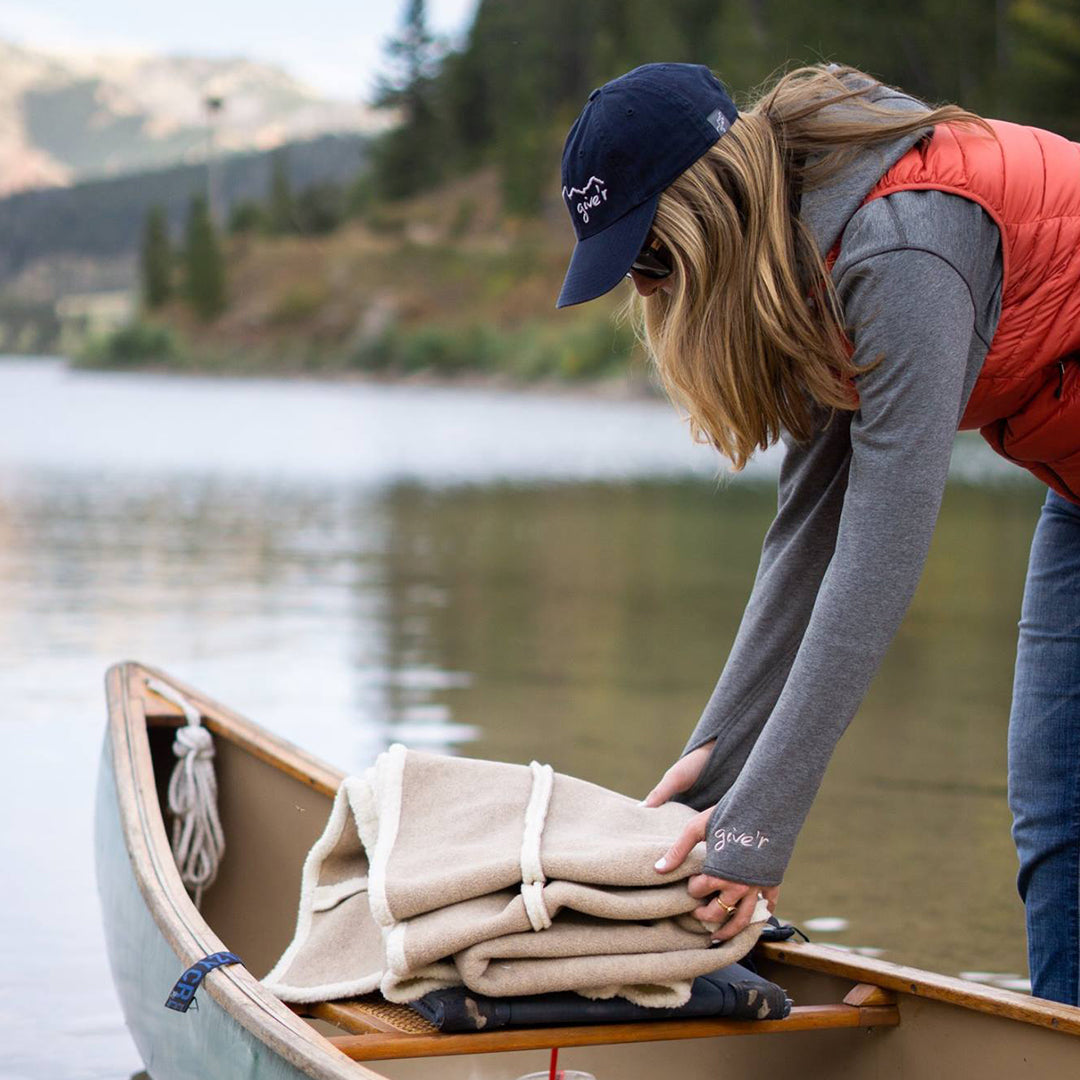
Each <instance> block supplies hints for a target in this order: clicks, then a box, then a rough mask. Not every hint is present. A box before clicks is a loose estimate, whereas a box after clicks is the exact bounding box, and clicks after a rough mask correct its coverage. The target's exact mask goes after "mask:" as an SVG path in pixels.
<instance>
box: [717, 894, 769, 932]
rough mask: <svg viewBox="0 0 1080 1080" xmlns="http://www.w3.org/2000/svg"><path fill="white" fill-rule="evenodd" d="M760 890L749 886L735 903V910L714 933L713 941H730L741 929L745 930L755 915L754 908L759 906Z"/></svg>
mask: <svg viewBox="0 0 1080 1080" xmlns="http://www.w3.org/2000/svg"><path fill="white" fill-rule="evenodd" d="M758 892H759V890H758V889H756V888H753V889H752V888H749V887H748V888H747V892H746V893H745V895H744V896H743V897H742V899H741V900H739V902H738V903H737V904H736V905H735V910H734V911H733V912H732V914H731V916H730V917H729V918H728V920H727V921H726V922H725V923H724V925H723V926H721V927H720V929H719V930H717V931H716V933H715V934H713V941H728V940H729V939H731V938H733V937H734V936H735V935H736V934H737V933H739V931H740V930H745V929H746V928H747V927H748V926H749V925H750V920H751V919H752V918H753V915H754V908H755V907H757V902H758Z"/></svg>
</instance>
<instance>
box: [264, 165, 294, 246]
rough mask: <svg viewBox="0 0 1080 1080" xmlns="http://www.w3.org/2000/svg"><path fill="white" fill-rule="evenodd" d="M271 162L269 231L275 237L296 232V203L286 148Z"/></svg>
mask: <svg viewBox="0 0 1080 1080" xmlns="http://www.w3.org/2000/svg"><path fill="white" fill-rule="evenodd" d="M270 160H271V165H270V169H271V172H270V206H269V211H268V214H267V217H268V219H269V220H268V228H269V231H270V232H271V233H274V234H275V235H281V234H282V233H292V232H296V203H295V200H294V198H293V192H292V183H291V181H290V180H289V152H288V150H286V148H285V147H284V146H279V147H278V148H277V149H276V150H275V151H274V152H273V154H272V155H271V157H270Z"/></svg>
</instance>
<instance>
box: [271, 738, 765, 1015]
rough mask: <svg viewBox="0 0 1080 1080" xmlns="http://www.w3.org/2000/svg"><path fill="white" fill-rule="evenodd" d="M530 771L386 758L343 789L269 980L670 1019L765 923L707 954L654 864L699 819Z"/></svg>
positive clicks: (310, 997)
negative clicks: (589, 1004)
mask: <svg viewBox="0 0 1080 1080" xmlns="http://www.w3.org/2000/svg"><path fill="white" fill-rule="evenodd" d="M693 814H694V811H693V810H692V809H690V808H689V807H687V806H683V805H682V804H679V803H670V804H667V805H665V806H661V807H656V808H647V807H644V806H642V805H641V804H640V803H639V802H637V801H635V800H633V799H629V798H627V797H626V796H623V795H619V794H617V793H615V792H613V791H609V790H607V789H606V788H602V787H599V786H597V785H595V784H590V783H588V782H586V781H583V780H578V779H575V778H574V777H570V776H565V775H563V774H561V773H556V772H554V771H553V770H552V769H551V767H550V766H547V765H539V764H537V763H536V762H533V763H532V764H531V765H529V766H522V765H508V764H503V763H499V762H491V761H477V760H470V759H467V758H454V757H446V756H442V755H435V754H425V753H420V752H417V751H410V750H406V749H405V748H404V747H402V746H393V747H391V748H390V750H388V751H387V752H386V753H384V754H381V755H380V756H379V758H378V759H377V761H376V762H375V764H374V765H373V766H372V768H370V769H369V770H368V771H367V772H366V773H365V774H364V775H363V776H360V777H349V778H347V779H346V780H345V781H344V782H343V783H342V785H341V788H340V789H339V791H338V793H337V797H336V798H335V800H334V805H333V809H332V811H331V814H330V819H329V821H328V822H327V825H326V828H325V830H324V831H323V834H322V836H321V837H320V838H319V840H318V841H317V842H316V843H315V845H314V847H313V848H312V849H311V851H310V853H309V854H308V857H307V860H306V862H305V865H304V872H303V878H302V884H301V897H300V910H299V916H298V920H297V928H296V933H295V935H294V938H293V941H292V943H291V944H290V945H289V947H288V948H287V949H286V950H285V953H284V955H283V956H282V957H281V959H280V960H279V961H278V963H277V964H276V965H275V966H274V969H273V970H272V971H271V972H270V973H269V974H268V975H267V976H266V978H265V979H264V983H265V984H266V985H267V987H268V988H269V989H270V990H272V991H273V992H274V993H275V994H277V995H278V996H279V997H280V998H282V999H283V1000H285V1001H295V1002H312V1001H323V1000H329V999H332V998H338V997H348V996H354V995H359V994H365V993H369V992H371V991H373V990H380V991H381V992H382V994H383V996H384V997H386V998H387V999H388V1000H390V1001H401V1002H407V1001H413V1000H416V999H417V998H420V997H422V996H423V995H424V994H426V993H429V992H431V991H433V990H438V989H441V988H444V987H451V986H461V985H464V986H466V987H468V988H469V989H470V990H472V991H474V992H475V993H479V994H484V995H487V996H490V997H512V996H520V995H527V994H541V993H550V992H557V991H570V990H572V991H576V992H577V993H578V994H581V995H584V996H585V997H589V998H594V999H603V998H610V997H613V996H616V995H618V996H621V997H624V998H626V999H628V1000H629V1001H632V1002H634V1003H636V1004H638V1005H641V1006H646V1007H666V1008H670V1007H677V1006H680V1005H683V1004H684V1003H685V1002H686V1001H687V1000H688V999H689V997H690V988H691V984H692V983H693V980H694V979H695V978H697V977H699V976H703V975H706V974H708V973H710V972H713V971H715V970H717V969H718V968H722V967H725V966H726V965H728V964H731V963H733V962H735V961H736V960H738V959H741V958H742V957H743V956H744V955H745V954H746V953H747V952H749V950H750V949H751V947H752V946H753V944H754V942H755V941H756V940H757V937H758V935H759V933H760V930H761V927H762V925H763V924H764V922H765V920H766V919H767V917H768V911H767V908H766V907H765V904H764V901H760V902H759V904H758V909H757V911H756V912H755V915H754V920H755V921H754V922H753V923H752V924H751V925H750V926H749V927H747V928H746V929H745V930H743V931H742V932H741V933H739V934H738V935H736V936H735V937H734V938H733V939H732V940H731V941H728V942H725V943H723V944H722V945H719V946H712V944H711V939H710V931H711V930H712V929H714V928H713V927H707V926H704V925H703V924H702V923H700V922H698V921H697V920H696V919H694V918H693V917H692V915H691V914H690V913H691V912H692V911H693V910H694V908H695V907H697V906H698V904H699V901H697V900H695V899H694V898H693V897H691V896H690V895H689V893H688V892H687V891H686V884H685V882H686V879H687V878H689V877H691V876H692V875H694V874H696V873H700V871H701V866H702V862H703V859H704V845H703V844H699V845H698V846H697V848H696V849H695V850H694V851H693V852H692V853H691V854H690V856H689V857H688V858H687V859H686V861H685V862H684V864H683V865H682V866H681V867H679V868H678V869H676V870H675V871H673V872H671V873H669V874H658V873H657V872H656V871H655V870H654V869H653V865H654V863H655V862H656V860H657V859H658V858H659V857H660V856H661V855H662V854H663V853H664V852H665V851H666V850H667V849H668V847H669V846H670V844H671V842H672V840H673V839H674V838H675V837H676V836H677V835H678V834H679V832H680V831H681V830H682V828H683V827H684V826H685V824H686V822H687V820H689V818H690V817H692V816H693Z"/></svg>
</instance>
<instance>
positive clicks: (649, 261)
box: [630, 238, 673, 280]
mask: <svg viewBox="0 0 1080 1080" xmlns="http://www.w3.org/2000/svg"><path fill="white" fill-rule="evenodd" d="M670 260H671V254H670V252H669V251H668V249H667V248H666V247H664V245H663V244H662V243H661V241H659V240H657V239H655V238H654V239H653V241H652V242H651V243H649V242H648V238H646V244H645V246H644V247H643V248H642V249H641V250H640V251H639V252H638V253H637V258H636V259H634V262H633V264H632V265H631V267H630V269H631V270H632V271H633V272H634V273H636V274H640V275H641V276H642V277H647V278H654V279H656V280H659V279H660V278H666V277H668V276H669V275H670V274H671V273H672V270H673V267H672V265H671V262H670Z"/></svg>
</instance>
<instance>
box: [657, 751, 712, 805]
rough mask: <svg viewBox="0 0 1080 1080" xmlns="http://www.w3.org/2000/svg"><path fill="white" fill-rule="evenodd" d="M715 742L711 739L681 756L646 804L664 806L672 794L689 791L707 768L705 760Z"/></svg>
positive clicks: (662, 778)
mask: <svg viewBox="0 0 1080 1080" xmlns="http://www.w3.org/2000/svg"><path fill="white" fill-rule="evenodd" d="M715 742H716V740H715V739H710V740H709V741H708V742H707V743H703V744H702V745H701V746H699V747H698V748H697V749H696V750H691V751H690V753H689V754H685V755H683V757H681V758H679V760H678V761H676V762H675V764H674V765H672V766H671V768H670V769H668V771H667V772H666V773H664V775H663V776H662V777H661V779H660V783H659V784H657V785H656V787H654V788H653V789H652V791H650V792H649V794H648V795H646V796H645V798H644V799H643V800H642V802H643V803H644V804H645V805H646V806H662V805H663V804H664V803H666V802H667V801H668V800H669V799H670V798H671V796H672V795H678V794H680V793H681V792H684V791H688V790H689V789H690V788H691V787H692V786H693V784H694V781H695V780H696V779H697V778H698V777H699V776H700V775H701V770H702V769H704V768H705V762H706V761H708V760H709V755H710V754H711V753H712V748H713V744H714V743H715Z"/></svg>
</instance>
